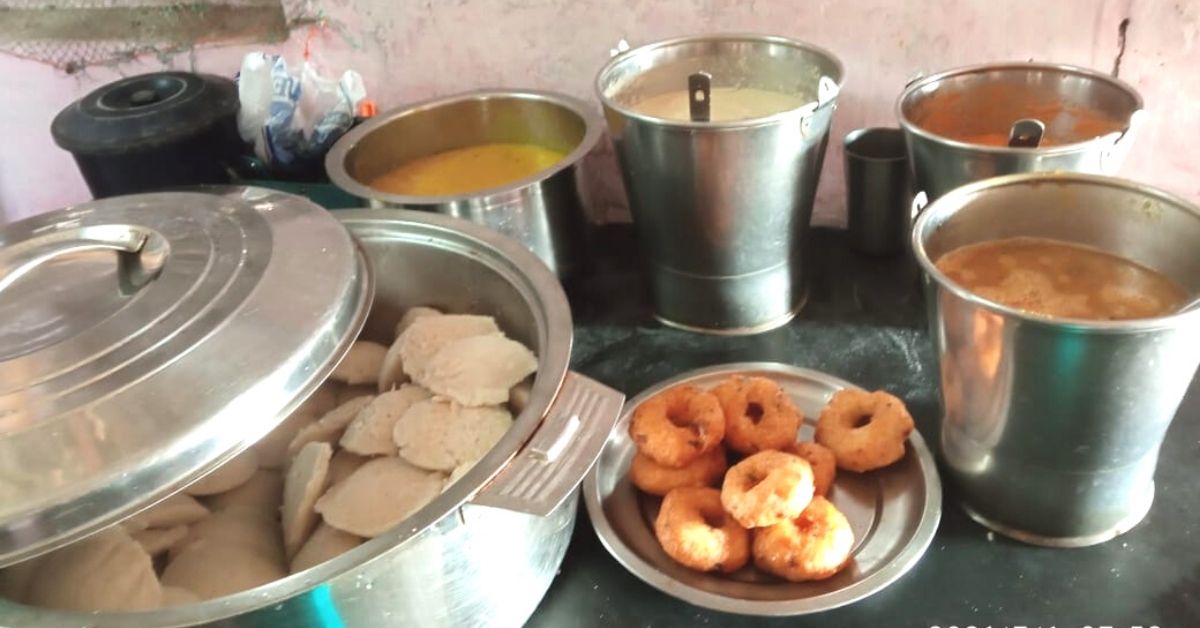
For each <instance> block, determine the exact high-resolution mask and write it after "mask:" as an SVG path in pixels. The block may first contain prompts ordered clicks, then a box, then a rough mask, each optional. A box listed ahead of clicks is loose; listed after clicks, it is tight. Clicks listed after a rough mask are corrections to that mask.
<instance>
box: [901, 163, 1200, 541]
mask: <svg viewBox="0 0 1200 628" xmlns="http://www.w3.org/2000/svg"><path fill="white" fill-rule="evenodd" d="M1020 236H1029V237H1039V238H1051V239H1055V240H1060V241H1066V242H1073V243H1077V244H1082V245H1087V246H1091V247H1094V248H1098V249H1100V250H1103V251H1107V252H1110V253H1113V254H1116V255H1120V256H1122V257H1125V258H1127V259H1131V260H1133V261H1136V262H1138V263H1140V264H1142V265H1144V266H1146V267H1148V268H1151V269H1154V270H1156V271H1158V272H1160V273H1163V274H1165V275H1166V276H1167V277H1170V278H1171V279H1173V280H1175V281H1176V282H1178V283H1179V284H1180V285H1181V286H1183V287H1184V288H1185V289H1186V290H1187V291H1188V293H1189V295H1191V298H1193V299H1194V298H1195V297H1196V295H1200V208H1197V207H1195V206H1193V205H1190V204H1188V203H1187V202H1186V201H1184V200H1182V199H1179V198H1177V197H1173V196H1170V195H1168V194H1165V193H1163V192H1160V191H1158V190H1155V189H1152V188H1149V187H1146V186H1142V185H1139V184H1137V183H1133V182H1130V181H1125V180H1121V179H1115V178H1110V177H1103V176H1096V175H1082V174H1061V175H1056V174H1048V173H1035V174H1025V175H1012V176H1007V177H999V178H994V179H989V180H987V181H982V182H978V183H974V184H970V185H967V186H963V187H961V188H958V189H956V190H954V191H953V192H950V193H948V194H946V195H945V196H942V197H941V198H940V199H938V200H937V201H935V202H933V203H932V204H930V205H929V207H928V208H927V209H926V210H925V211H924V212H923V213H922V215H921V217H920V218H919V219H918V220H917V223H916V225H915V227H914V231H913V239H912V243H913V250H914V253H915V255H916V257H917V260H918V262H919V263H920V264H921V266H922V267H923V269H924V270H925V273H926V286H927V297H928V299H927V301H928V306H929V311H930V326H931V335H932V337H933V340H934V344H935V348H936V352H937V355H938V360H939V363H940V371H941V388H942V402H943V417H942V422H941V426H940V439H939V440H940V449H941V456H942V458H943V460H944V462H945V464H946V468H947V470H948V472H949V476H950V478H951V480H952V481H953V483H954V484H955V485H956V486H957V488H958V491H959V495H960V497H961V498H962V500H963V503H964V505H965V506H966V508H967V510H968V511H969V512H970V514H971V515H972V517H974V518H975V519H976V520H977V521H979V522H980V523H982V524H983V525H985V526H987V527H989V528H991V529H993V530H996V531H998V532H1001V533H1003V534H1005V535H1008V536H1011V537H1013V538H1016V539H1019V540H1022V541H1025V542H1030V543H1036V544H1043V545H1052V546H1082V545H1090V544H1094V543H1100V542H1103V541H1106V540H1108V539H1111V538H1113V537H1115V536H1117V535H1119V534H1121V533H1123V532H1125V531H1126V530H1128V529H1129V528H1131V527H1132V526H1134V525H1135V524H1137V523H1138V521H1140V520H1141V519H1142V517H1143V516H1145V514H1146V512H1147V511H1148V509H1149V507H1150V504H1151V501H1152V500H1153V495H1154V479H1153V478H1154V468H1155V465H1156V463H1157V461H1158V451H1159V446H1160V445H1161V444H1162V441H1163V437H1164V434H1165V433H1166V431H1167V427H1168V426H1169V425H1170V423H1171V420H1172V417H1173V416H1174V414H1175V411H1176V409H1177V408H1178V407H1179V404H1180V401H1181V400H1182V398H1183V396H1184V393H1185V391H1186V390H1187V388H1188V385H1189V384H1190V382H1191V381H1192V377H1193V374H1194V373H1195V372H1196V367H1197V363H1198V362H1200V350H1197V348H1198V347H1200V308H1193V309H1190V310H1188V309H1187V308H1185V309H1184V310H1181V311H1180V312H1178V313H1174V314H1170V315H1167V316H1162V317H1159V318H1153V319H1141V320H1124V321H1103V322H1101V321H1085V320H1076V319H1053V318H1046V317H1041V316H1035V315H1030V314H1027V313H1024V312H1021V311H1018V310H1015V309H1012V308H1009V307H1005V306H1002V305H998V304H996V303H993V302H991V301H987V300H985V299H983V298H981V297H978V296H975V295H974V294H972V293H970V292H968V291H966V290H965V289H964V288H963V287H962V286H960V285H958V284H956V283H953V282H952V281H951V280H950V279H948V278H947V277H946V276H945V275H943V274H942V273H941V272H940V271H939V270H938V269H937V267H936V266H935V265H934V264H935V262H936V260H938V259H939V258H940V257H941V256H942V255H943V254H945V253H947V252H949V251H951V250H953V249H956V248H958V247H961V246H964V245H967V244H972V243H975V242H981V241H986V240H993V239H999V238H1009V237H1020Z"/></svg>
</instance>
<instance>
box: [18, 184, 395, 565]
mask: <svg viewBox="0 0 1200 628" xmlns="http://www.w3.org/2000/svg"><path fill="white" fill-rule="evenodd" d="M372 291H373V286H372V283H371V277H370V273H369V269H368V265H367V262H366V258H365V256H364V255H363V254H362V252H361V251H360V250H359V249H358V247H357V246H356V244H355V242H354V240H353V239H352V238H351V237H350V235H349V234H348V233H346V231H345V230H344V229H343V228H342V227H341V225H340V224H339V223H338V221H337V220H335V219H334V218H333V217H332V216H330V215H329V214H328V212H326V211H324V210H323V209H321V208H320V207H318V206H316V205H314V204H312V203H310V202H308V201H306V200H303V199H301V198H299V197H294V196H291V195H287V194H281V193H278V192H272V191H268V190H262V189H254V188H226V189H223V190H222V192H221V193H219V194H209V193H202V192H166V193H156V194H143V195H137V196H126V197H117V198H111V199H105V200H101V201H94V202H90V203H85V204H82V205H77V206H74V207H68V208H65V209H61V210H57V211H54V212H50V213H47V214H43V215H41V216H36V217H33V218H29V219H26V220H23V221H20V222H16V223H12V224H9V225H7V226H4V227H2V228H0V566H3V565H8V564H12V563H15V562H19V561H20V560H23V559H25V558H28V557H31V556H34V555H37V554H41V553H43V552H46V551H49V550H50V549H53V548H55V547H58V546H61V545H64V544H66V543H69V542H71V541H73V540H76V539H79V538H82V537H84V536H87V535H89V534H91V533H93V532H95V531H97V530H99V529H101V528H104V527H106V526H108V525H111V524H112V523H114V522H117V521H119V520H121V519H123V518H125V517H127V516H129V515H131V514H133V513H134V512H136V511H138V510H141V509H143V508H146V507H148V506H150V505H152V504H154V503H155V502H157V501H159V500H161V499H163V498H165V497H167V496H168V495H170V494H171V493H173V492H175V491H177V490H178V489H180V488H182V487H183V486H186V485H187V484H190V483H191V482H193V481H195V480H196V479H198V478H199V477H201V476H203V475H205V474H207V473H208V472H210V471H212V470H213V469H215V468H216V467H218V466H219V465H221V464H222V463H224V462H225V461H227V460H229V459H230V458H232V457H233V456H235V455H236V454H238V453H239V452H240V451H241V450H243V449H245V448H246V447H247V446H249V445H250V444H252V443H254V442H255V441H257V440H258V439H259V438H260V437H262V436H263V435H264V434H266V433H267V432H268V431H270V429H271V428H273V427H274V426H275V425H276V424H277V423H278V422H279V421H280V420H281V419H282V418H283V417H285V416H287V414H288V413H289V412H290V411H291V410H292V409H293V408H294V407H295V406H296V405H297V404H298V403H299V402H300V401H301V400H303V399H304V398H305V397H307V396H308V394H309V393H311V392H312V390H313V389H315V388H316V386H317V385H319V384H320V383H321V382H322V381H323V380H324V379H325V377H326V376H327V375H328V373H329V372H330V371H331V370H332V368H333V366H334V365H336V363H337V362H338V361H339V360H340V359H341V357H342V356H343V355H344V353H345V351H346V350H347V349H348V348H349V346H350V344H351V343H352V342H353V341H354V339H355V337H356V336H357V334H358V332H359V330H360V328H361V327H362V324H363V322H364V320H365V317H366V312H367V309H368V307H369V304H370V302H371V298H372Z"/></svg>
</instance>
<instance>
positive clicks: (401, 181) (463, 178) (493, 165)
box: [368, 144, 565, 196]
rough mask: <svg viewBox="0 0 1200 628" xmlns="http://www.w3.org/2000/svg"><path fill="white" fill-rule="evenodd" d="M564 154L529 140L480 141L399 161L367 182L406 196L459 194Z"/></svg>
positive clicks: (512, 177)
mask: <svg viewBox="0 0 1200 628" xmlns="http://www.w3.org/2000/svg"><path fill="white" fill-rule="evenodd" d="M564 156H565V154H564V153H560V152H558V151H555V150H550V149H548V148H543V147H541V146H535V145H533V144H480V145H478V146H468V147H466V148H455V149H453V150H448V151H445V152H441V153H435V154H433V155H428V156H425V157H420V158H418V159H414V160H412V161H409V162H406V163H403V164H400V165H399V166H397V167H395V168H393V169H392V170H390V171H388V172H387V173H385V174H383V175H381V176H379V177H377V178H375V179H373V180H372V181H370V182H369V183H368V185H370V186H371V187H373V188H375V189H377V190H382V191H384V192H389V193H391V194H405V195H410V196H445V195H451V194H463V193H466V192H474V191H476V190H483V189H487V188H493V187H497V186H501V185H505V184H507V183H511V182H513V181H516V180H517V179H523V178H525V177H528V176H530V175H533V174H536V173H538V172H541V171H543V170H545V169H547V168H549V167H550V166H553V165H554V164H556V163H558V162H559V160H561V159H562V158H563V157H564Z"/></svg>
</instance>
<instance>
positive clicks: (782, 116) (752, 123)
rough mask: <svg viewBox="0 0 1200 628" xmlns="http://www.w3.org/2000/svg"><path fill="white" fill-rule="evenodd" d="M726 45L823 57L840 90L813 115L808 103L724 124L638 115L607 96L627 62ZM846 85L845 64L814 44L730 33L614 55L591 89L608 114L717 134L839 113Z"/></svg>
mask: <svg viewBox="0 0 1200 628" xmlns="http://www.w3.org/2000/svg"><path fill="white" fill-rule="evenodd" d="M724 41H753V42H757V43H772V44H781V45H785V46H790V47H792V48H796V49H799V50H803V51H805V52H811V53H815V54H817V55H819V56H821V57H824V58H825V59H826V60H828V61H829V62H830V63H831V64H832V65H833V67H834V68H835V69H836V70H837V75H836V76H830V77H829V78H831V79H833V81H834V83H835V84H836V86H837V89H836V91H835V92H834V94H833V96H832V97H831V98H830V99H829V100H827V101H825V102H824V103H821V102H820V100H819V99H818V100H817V101H816V102H817V107H816V108H815V109H813V110H811V111H810V110H807V105H808V104H812V101H809V102H808V103H806V104H805V105H802V106H800V107H797V108H795V109H788V110H786V111H780V112H778V113H773V114H771V115H769V116H762V117H758V118H747V119H745V120H728V121H723V122H693V121H691V120H675V119H670V118H660V117H658V116H651V115H647V114H644V113H641V112H638V111H636V110H634V109H631V108H629V107H626V106H624V105H621V104H619V103H617V102H616V101H615V100H614V99H613V98H611V97H610V96H608V95H607V94H606V93H605V89H604V79H605V78H606V76H607V75H608V74H609V73H610V72H611V71H612V70H613V68H615V67H617V65H619V64H621V63H622V62H624V61H625V60H627V59H631V58H633V57H635V56H637V55H641V54H646V53H649V52H651V51H654V50H658V49H662V48H669V47H672V46H678V45H681V44H690V43H697V42H724ZM823 76H824V75H823ZM845 83H846V67H845V66H844V65H843V64H842V61H841V59H839V58H838V57H837V56H836V55H834V54H833V52H831V51H830V50H828V49H826V48H823V47H821V46H818V45H816V44H812V43H809V42H806V41H802V40H799V39H794V38H791V37H784V36H782V35H767V34H763V33H750V32H727V33H706V34H702V35H686V36H683V37H672V38H669V39H663V40H659V41H653V42H650V43H648V44H643V45H641V46H637V47H636V48H630V49H629V50H626V51H623V52H621V53H619V54H616V55H613V57H612V58H611V59H609V60H608V61H607V62H606V63H605V64H604V65H603V66H601V68H600V71H599V72H597V73H596V78H595V79H594V80H593V82H592V86H593V89H594V91H595V92H596V97H597V98H598V99H599V100H600V104H601V106H602V107H604V109H605V110H606V111H607V110H611V111H615V112H617V113H619V114H621V115H622V116H624V117H626V118H630V119H634V120H637V121H639V122H647V123H651V124H656V125H660V126H664V127H671V128H678V129H685V130H689V131H694V130H699V129H703V130H706V131H718V132H719V131H729V130H740V129H747V128H754V127H760V126H767V125H772V124H777V123H779V122H782V121H785V120H789V119H803V118H805V117H812V116H816V115H817V113H818V112H822V111H826V110H832V109H836V108H837V100H838V96H840V95H841V92H842V89H843V88H844V87H845Z"/></svg>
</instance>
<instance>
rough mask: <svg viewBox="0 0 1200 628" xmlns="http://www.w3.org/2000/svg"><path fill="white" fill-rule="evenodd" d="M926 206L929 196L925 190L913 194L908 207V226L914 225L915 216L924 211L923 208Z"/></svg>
mask: <svg viewBox="0 0 1200 628" xmlns="http://www.w3.org/2000/svg"><path fill="white" fill-rule="evenodd" d="M927 205H929V195H928V194H926V193H925V190H921V191H920V192H917V193H916V194H914V195H913V199H912V205H911V206H910V208H909V212H908V218H909V222H908V224H910V225H911V224H913V223H915V222H916V221H917V216H920V215H921V212H923V211H925V207H926V206H927Z"/></svg>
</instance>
